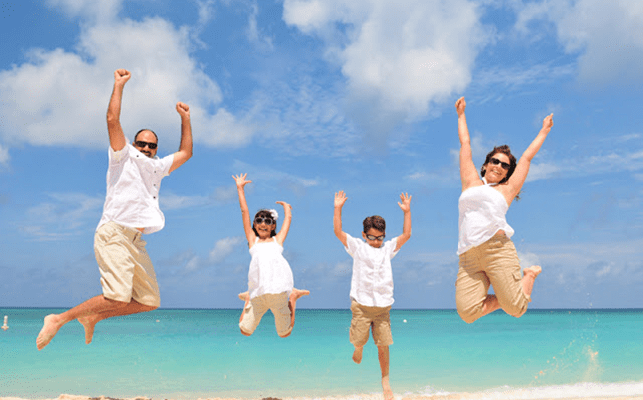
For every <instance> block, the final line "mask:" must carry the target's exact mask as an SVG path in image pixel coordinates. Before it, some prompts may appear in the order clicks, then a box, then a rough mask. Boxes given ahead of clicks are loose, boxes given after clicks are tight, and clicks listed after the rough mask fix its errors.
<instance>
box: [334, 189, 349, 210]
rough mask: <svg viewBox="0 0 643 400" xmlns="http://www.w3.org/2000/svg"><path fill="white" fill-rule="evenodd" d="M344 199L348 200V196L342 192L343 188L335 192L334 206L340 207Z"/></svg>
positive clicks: (344, 201)
mask: <svg viewBox="0 0 643 400" xmlns="http://www.w3.org/2000/svg"><path fill="white" fill-rule="evenodd" d="M346 200H348V197H346V193H344V191H343V190H340V191H339V192H337V193H335V208H337V207H339V208H342V207H343V206H344V203H346Z"/></svg>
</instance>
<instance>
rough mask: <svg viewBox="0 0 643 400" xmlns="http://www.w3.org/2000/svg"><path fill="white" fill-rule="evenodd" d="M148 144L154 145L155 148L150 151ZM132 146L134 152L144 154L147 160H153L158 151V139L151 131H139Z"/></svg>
mask: <svg viewBox="0 0 643 400" xmlns="http://www.w3.org/2000/svg"><path fill="white" fill-rule="evenodd" d="M148 143H153V144H156V146H154V148H153V149H151V148H150V146H149V144H148ZM132 144H133V145H134V147H136V150H138V151H140V152H141V153H143V154H145V155H146V156H148V157H149V158H154V156H156V151H157V150H158V147H157V146H158V139H157V138H156V135H155V134H154V133H153V132H152V131H148V130H144V131H140V132H139V133H138V134H137V135H136V137H135V138H134V143H132ZM141 145H142V146H141Z"/></svg>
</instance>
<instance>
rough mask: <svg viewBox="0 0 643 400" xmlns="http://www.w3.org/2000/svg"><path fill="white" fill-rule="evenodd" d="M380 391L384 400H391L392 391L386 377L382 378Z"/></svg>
mask: <svg viewBox="0 0 643 400" xmlns="http://www.w3.org/2000/svg"><path fill="white" fill-rule="evenodd" d="M382 389H384V400H393V399H394V397H393V391H392V390H391V385H390V384H389V382H388V376H385V377H383V378H382Z"/></svg>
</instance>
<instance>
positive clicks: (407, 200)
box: [397, 193, 413, 212]
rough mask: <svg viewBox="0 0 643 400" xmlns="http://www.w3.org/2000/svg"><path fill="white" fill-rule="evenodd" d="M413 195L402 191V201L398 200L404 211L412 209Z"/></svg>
mask: <svg viewBox="0 0 643 400" xmlns="http://www.w3.org/2000/svg"><path fill="white" fill-rule="evenodd" d="M411 197H413V196H409V194H408V193H402V194H401V195H400V200H401V201H402V202H401V203H400V202H398V203H397V205H398V206H400V208H401V209H402V211H404V212H409V211H411Z"/></svg>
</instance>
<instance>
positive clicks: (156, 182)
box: [96, 143, 174, 234]
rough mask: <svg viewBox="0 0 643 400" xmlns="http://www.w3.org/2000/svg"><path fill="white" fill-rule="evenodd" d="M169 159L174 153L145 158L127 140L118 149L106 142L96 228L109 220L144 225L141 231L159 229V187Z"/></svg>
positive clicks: (162, 225)
mask: <svg viewBox="0 0 643 400" xmlns="http://www.w3.org/2000/svg"><path fill="white" fill-rule="evenodd" d="M172 162H174V154H170V155H169V156H166V157H163V158H158V157H155V158H149V157H147V156H146V155H145V154H143V153H141V152H140V151H138V150H137V149H136V148H135V147H134V146H132V145H131V144H129V143H127V144H126V145H125V147H123V149H121V150H119V151H114V150H113V149H112V148H111V146H110V148H109V168H108V170H107V196H105V205H104V206H103V216H102V217H101V220H100V222H99V223H98V227H97V228H96V229H98V228H99V227H100V226H101V225H103V224H105V223H107V222H109V221H114V222H116V223H117V224H119V225H123V226H127V227H130V228H144V230H143V233H145V234H148V233H154V232H157V231H160V230H161V229H163V227H164V226H165V216H164V215H163V212H162V211H161V209H160V207H159V190H160V189H161V180H162V179H163V178H164V177H166V176H168V175H169V174H170V167H171V166H172Z"/></svg>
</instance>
